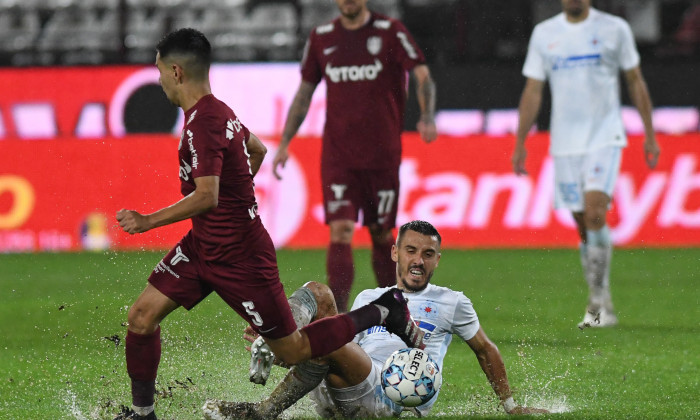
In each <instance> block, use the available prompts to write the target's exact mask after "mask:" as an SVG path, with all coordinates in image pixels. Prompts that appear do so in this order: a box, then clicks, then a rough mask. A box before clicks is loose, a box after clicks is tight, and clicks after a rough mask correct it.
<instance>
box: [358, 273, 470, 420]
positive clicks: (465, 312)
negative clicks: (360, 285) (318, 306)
mask: <svg viewBox="0 0 700 420" xmlns="http://www.w3.org/2000/svg"><path fill="white" fill-rule="evenodd" d="M387 290H389V288H380V289H370V290H364V291H362V292H361V293H360V294H359V295H358V296H357V298H356V299H355V303H354V304H353V306H352V309H357V308H359V307H361V306H364V305H366V304H368V303H370V302H371V301H373V300H375V299H377V298H378V297H379V296H381V294H382V293H384V292H386V291H387ZM404 296H405V297H406V299H408V309H409V310H410V311H411V316H413V319H414V321H416V323H417V324H418V326H419V327H420V328H421V329H422V330H423V332H425V338H424V340H425V344H426V348H425V349H426V351H427V352H428V353H429V354H430V357H431V358H432V359H433V360H434V361H435V363H437V365H438V367H439V368H440V370H441V371H442V364H443V361H444V359H445V354H446V353H447V347H448V346H449V345H450V343H451V342H452V335H453V334H456V335H458V336H459V337H460V338H462V339H463V340H465V341H466V340H469V339H471V338H472V337H474V335H476V333H477V331H478V330H479V318H478V317H477V315H476V312H475V311H474V307H473V306H472V302H471V301H470V300H469V298H467V297H466V296H464V294H463V293H462V292H456V291H454V290H451V289H448V288H446V287H441V286H435V285H434V284H429V285H428V287H426V288H425V290H422V291H420V292H416V293H404ZM355 342H357V343H358V344H359V345H360V347H362V349H363V350H364V351H365V352H366V353H367V354H368V355H369V356H370V357H371V358H372V359H373V360H375V361H377V362H379V363H380V364H382V365H383V364H384V362H385V361H386V360H387V359H388V358H389V356H391V354H392V353H393V352H394V351H396V350H399V349H403V348H405V347H406V344H404V342H403V341H401V339H400V338H399V337H398V336H396V335H394V334H390V333H388V332H387V331H386V328H384V327H371V328H369V329H367V330H365V331H363V332H360V333H359V334H357V335H356V336H355ZM436 399H437V398H432V399H431V400H430V401H429V402H428V403H426V404H424V405H421V406H419V407H418V409H419V411H421V413H422V414H423V415H425V414H427V413H428V411H429V410H430V408H431V407H432V405H433V403H434V402H435V400H436Z"/></svg>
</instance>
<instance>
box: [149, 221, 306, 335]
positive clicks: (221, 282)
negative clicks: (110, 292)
mask: <svg viewBox="0 0 700 420" xmlns="http://www.w3.org/2000/svg"><path fill="white" fill-rule="evenodd" d="M268 241H269V244H268V243H267V242H268ZM258 242H259V243H254V244H251V247H253V248H257V249H256V251H257V252H252V253H251V255H250V256H249V257H247V258H245V260H244V261H237V262H231V263H228V262H221V263H219V262H216V263H212V262H207V261H205V260H204V259H203V258H201V256H200V255H199V254H198V249H199V247H198V246H197V245H196V243H195V239H194V237H193V235H192V231H190V232H188V233H187V234H186V235H185V236H184V237H183V238H182V239H181V240H180V242H178V244H177V245H175V247H174V248H173V249H172V250H170V252H168V254H167V255H166V256H165V257H164V258H163V259H162V260H161V261H160V262H159V263H158V265H156V268H155V269H154V270H153V273H151V276H150V277H149V278H148V281H149V283H151V284H152V285H153V286H154V287H155V288H156V289H158V290H159V291H160V292H161V293H163V294H164V295H166V296H167V297H169V298H170V299H172V300H174V301H175V302H177V303H178V304H180V305H182V306H183V307H184V308H186V309H188V310H189V309H192V308H193V307H194V306H195V305H197V304H198V303H199V302H201V301H202V300H203V299H204V298H205V297H207V296H208V295H209V294H210V293H211V292H212V291H213V292H216V293H217V294H218V295H219V296H221V298H222V299H223V300H224V301H225V302H226V303H227V304H228V305H229V306H230V307H231V308H233V309H234V310H235V311H236V312H238V314H239V315H240V316H241V317H243V319H245V320H246V321H247V322H248V323H249V324H250V326H251V327H253V329H254V330H255V331H257V332H258V333H259V334H260V335H262V336H264V337H268V338H273V339H275V338H282V337H286V336H288V335H289V334H291V333H292V332H294V331H295V330H296V329H297V326H296V323H295V322H294V318H293V316H292V311H291V310H290V309H289V304H288V302H287V296H286V295H285V293H284V288H283V286H282V283H281V282H280V279H279V272H278V269H277V260H276V256H275V250H274V247H273V246H272V241H270V240H269V236H267V235H265V237H264V238H262V240H260V241H258Z"/></svg>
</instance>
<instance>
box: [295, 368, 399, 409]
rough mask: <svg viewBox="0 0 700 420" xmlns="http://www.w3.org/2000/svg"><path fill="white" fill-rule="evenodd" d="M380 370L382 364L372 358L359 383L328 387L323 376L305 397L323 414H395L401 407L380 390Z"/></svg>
mask: <svg viewBox="0 0 700 420" xmlns="http://www.w3.org/2000/svg"><path fill="white" fill-rule="evenodd" d="M381 371H382V364H381V363H379V362H378V361H376V360H372V370H371V371H370V373H369V376H367V378H366V379H365V380H364V381H362V382H361V383H359V384H357V385H355V386H352V387H349V388H342V389H337V388H331V387H329V386H328V385H327V384H326V381H325V380H324V381H323V382H321V384H320V385H319V386H317V387H316V388H315V389H314V390H313V391H311V392H310V393H309V398H310V399H311V401H313V402H314V405H315V408H316V412H317V413H318V415H319V416H321V417H323V418H338V417H342V418H348V419H351V418H378V417H396V416H398V415H399V414H400V413H401V410H402V407H401V406H400V405H398V404H396V403H394V402H393V401H391V400H390V399H389V397H387V396H386V394H385V393H384V391H383V390H382V385H381V379H380V377H379V373H380V372H381Z"/></svg>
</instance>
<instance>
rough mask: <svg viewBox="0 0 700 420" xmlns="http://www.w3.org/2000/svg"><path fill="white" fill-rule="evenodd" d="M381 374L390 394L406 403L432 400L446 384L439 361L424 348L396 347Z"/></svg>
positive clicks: (399, 401)
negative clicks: (443, 384)
mask: <svg viewBox="0 0 700 420" xmlns="http://www.w3.org/2000/svg"><path fill="white" fill-rule="evenodd" d="M381 377H382V388H383V389H384V393H385V394H386V395H387V397H389V399H391V400H392V401H394V402H395V403H397V404H399V405H402V406H404V407H416V406H419V405H421V404H424V403H426V402H428V400H430V399H431V398H432V397H433V395H435V393H436V392H437V391H438V390H439V389H440V385H442V374H441V373H440V369H439V368H438V366H437V364H436V363H435V362H434V361H433V359H431V358H430V355H428V353H427V352H426V351H424V350H420V349H411V348H407V349H401V350H396V351H395V352H394V353H393V354H392V355H391V356H389V359H387V361H386V362H385V363H384V368H383V369H382V375H381Z"/></svg>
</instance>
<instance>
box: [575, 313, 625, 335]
mask: <svg viewBox="0 0 700 420" xmlns="http://www.w3.org/2000/svg"><path fill="white" fill-rule="evenodd" d="M615 325H617V316H615V313H614V312H612V311H609V310H607V309H605V308H603V309H600V310H598V311H593V310H587V311H586V314H585V315H584V316H583V321H581V322H579V323H578V327H579V328H580V329H582V330H583V329H585V328H602V327H613V326H615Z"/></svg>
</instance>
